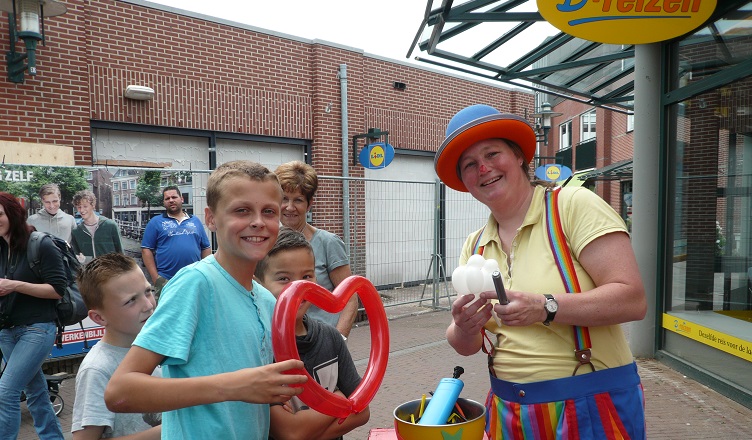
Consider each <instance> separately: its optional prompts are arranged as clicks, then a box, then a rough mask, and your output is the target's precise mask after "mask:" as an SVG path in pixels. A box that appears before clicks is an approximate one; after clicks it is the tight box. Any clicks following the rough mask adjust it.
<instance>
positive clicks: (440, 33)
mask: <svg viewBox="0 0 752 440" xmlns="http://www.w3.org/2000/svg"><path fill="white" fill-rule="evenodd" d="M551 1H552V0H551ZM559 3H562V2H559ZM564 3H567V6H571V7H575V5H569V4H568V3H569V1H566V2H564ZM582 3H585V2H583V1H582V0H580V1H579V2H578V5H579V4H582ZM654 3H655V2H654ZM673 3H677V2H673ZM684 3H685V4H686V3H687V2H684ZM743 3H745V1H740V0H734V1H731V0H724V1H719V2H718V6H717V7H716V10H715V12H714V13H713V17H711V18H710V19H709V20H708V23H709V25H708V28H707V29H701V30H699V31H695V36H696V38H699V39H706V38H713V39H714V40H715V41H716V42H717V43H718V44H719V49H718V50H719V51H720V53H721V55H718V58H719V60H718V62H719V63H721V62H722V63H728V62H729V61H728V59H733V58H734V57H733V56H731V55H730V54H732V53H734V49H733V47H735V46H734V45H732V44H731V42H730V41H729V37H731V36H733V35H724V34H723V33H722V32H719V30H718V29H717V28H716V26H715V24H713V23H714V22H715V21H716V19H718V18H720V17H724V16H725V14H727V13H729V12H730V11H733V10H734V9H738V8H739V7H740V6H741V5H742V4H743ZM742 13H743V14H748V11H742ZM735 19H737V18H735ZM739 19H740V20H742V19H744V18H743V17H742V18H739ZM742 36H746V33H743V35H742ZM416 50H417V51H418V52H420V55H419V56H416V57H415V59H416V60H419V61H422V62H425V63H428V64H432V65H436V66H441V67H445V68H448V69H452V70H455V71H458V72H463V73H466V74H470V75H474V76H476V77H479V78H484V79H488V80H492V81H500V82H503V83H506V84H512V85H515V86H519V87H525V88H528V89H531V90H534V91H537V92H541V93H544V94H546V95H547V96H546V100H548V102H549V103H551V104H553V105H554V106H556V104H557V103H558V101H559V100H561V99H569V100H572V101H577V102H583V103H587V104H590V105H595V106H599V107H603V108H606V109H610V110H614V111H618V112H623V113H631V112H632V110H633V109H634V105H633V101H634V68H635V66H634V55H635V46H634V45H618V44H601V43H594V42H592V41H587V40H583V39H580V38H576V37H573V36H571V35H568V34H565V33H563V32H561V31H559V30H558V29H556V28H554V27H553V26H551V25H550V24H549V23H548V22H546V21H545V20H544V19H543V17H542V16H541V15H540V13H539V12H538V5H537V1H533V0H427V4H426V9H425V13H424V16H423V20H422V22H421V24H420V27H419V29H418V32H417V34H416V35H415V38H414V39H413V42H412V44H411V46H410V50H409V51H408V53H407V58H410V57H411V56H412V54H413V52H414V51H416ZM521 52H523V53H524V54H522V55H520V53H521ZM741 58H743V57H741ZM692 67H693V66H687V67H684V66H682V71H684V72H692V71H693V70H694V69H697V68H700V67H701V66H696V67H695V68H694V69H693V68H692Z"/></svg>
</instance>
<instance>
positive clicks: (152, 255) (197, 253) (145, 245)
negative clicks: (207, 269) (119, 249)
mask: <svg viewBox="0 0 752 440" xmlns="http://www.w3.org/2000/svg"><path fill="white" fill-rule="evenodd" d="M162 196H163V204H164V207H165V209H166V210H167V211H166V212H165V213H163V214H161V215H158V216H156V217H154V218H152V219H151V220H149V223H148V224H147V225H146V230H145V231H144V238H143V240H141V258H142V259H143V260H144V266H146V270H147V271H148V272H149V275H150V276H151V279H152V283H153V284H154V297H155V298H157V299H159V294H160V293H161V291H162V287H164V285H165V284H167V281H168V280H169V279H170V278H172V277H173V276H174V275H175V274H176V273H177V271H178V270H180V269H181V268H183V267H185V266H187V265H189V264H191V263H195V262H196V261H198V260H201V259H202V258H204V257H206V256H207V255H210V254H211V244H209V237H208V236H207V235H206V230H204V225H203V224H201V220H199V219H198V218H196V217H194V216H192V215H188V213H186V212H185V211H183V196H182V195H181V194H180V190H179V189H178V187H176V186H168V187H166V188H165V189H164V190H162Z"/></svg>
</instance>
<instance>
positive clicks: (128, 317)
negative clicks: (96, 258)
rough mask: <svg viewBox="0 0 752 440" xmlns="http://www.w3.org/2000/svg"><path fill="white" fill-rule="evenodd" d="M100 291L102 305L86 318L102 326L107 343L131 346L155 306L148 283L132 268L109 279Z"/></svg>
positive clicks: (138, 270) (139, 271) (139, 270)
mask: <svg viewBox="0 0 752 440" xmlns="http://www.w3.org/2000/svg"><path fill="white" fill-rule="evenodd" d="M100 288H101V289H102V294H103V295H102V306H101V307H98V308H96V309H92V310H91V311H89V316H90V317H91V318H92V320H94V322H96V323H97V324H100V325H104V326H105V328H106V333H105V340H106V342H107V343H109V344H112V345H116V346H118V347H130V345H131V343H132V342H133V340H134V339H135V338H136V335H138V332H140V331H141V327H143V326H144V323H145V322H146V320H147V319H148V318H149V317H150V316H151V315H152V313H154V307H156V305H157V303H156V301H155V300H154V294H153V293H152V288H151V284H149V282H148V281H146V277H144V273H143V272H142V271H141V269H140V268H138V267H135V268H133V269H132V270H130V271H129V272H126V273H124V274H122V275H119V276H116V277H114V278H112V279H110V280H109V281H107V282H106V283H104V285H102V286H101V287H100Z"/></svg>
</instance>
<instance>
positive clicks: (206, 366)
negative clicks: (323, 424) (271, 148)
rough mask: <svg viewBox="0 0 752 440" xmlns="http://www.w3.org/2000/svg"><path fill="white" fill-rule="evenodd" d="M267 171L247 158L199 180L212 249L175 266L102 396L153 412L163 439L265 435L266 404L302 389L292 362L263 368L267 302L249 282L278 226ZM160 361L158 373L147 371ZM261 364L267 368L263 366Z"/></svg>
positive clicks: (121, 406) (268, 352)
mask: <svg viewBox="0 0 752 440" xmlns="http://www.w3.org/2000/svg"><path fill="white" fill-rule="evenodd" d="M281 202H282V188H281V187H280V186H279V182H278V181H277V176H275V175H274V174H272V173H271V172H270V171H269V170H268V169H267V168H265V167H263V166H261V165H259V164H256V163H253V162H249V161H233V162H227V163H224V164H222V165H221V166H219V167H218V168H217V169H216V170H214V172H212V174H211V176H210V177H209V181H208V184H207V190H206V203H207V205H208V207H207V208H206V211H205V214H206V224H207V226H208V227H209V229H210V230H211V231H212V232H215V233H216V236H217V243H218V248H217V252H216V254H214V255H210V256H208V257H206V258H204V259H203V260H201V261H198V262H196V263H193V264H191V265H189V266H186V267H184V268H183V269H182V270H180V271H179V272H178V273H177V274H176V275H175V276H174V277H173V278H172V279H171V280H170V282H169V283H168V284H167V285H166V286H165V288H164V290H163V291H162V295H161V297H160V302H159V307H157V309H156V311H155V313H154V315H153V316H152V317H151V318H150V319H149V321H148V322H147V323H146V325H145V326H144V328H143V330H142V331H141V333H139V335H138V336H137V337H136V340H135V341H134V342H133V347H131V350H130V351H129V352H128V355H127V356H126V357H125V359H124V360H123V362H122V363H121V364H120V367H118V369H117V370H116V371H115V374H114V375H113V376H112V379H111V380H110V384H109V385H108V386H107V391H106V392H105V401H106V402H107V407H108V408H110V409H111V410H113V411H116V412H135V411H141V412H163V415H162V438H163V439H184V438H196V439H210V438H221V439H223V440H224V439H230V440H231V439H243V440H247V439H265V438H267V436H268V432H269V404H270V403H282V402H286V401H287V400H290V398H291V397H292V396H296V395H298V394H300V393H301V392H302V388H300V387H296V386H295V385H298V384H302V383H304V382H305V381H306V376H304V375H292V374H284V373H285V372H286V371H288V370H291V369H300V368H303V363H302V362H301V361H298V360H287V361H284V362H279V363H275V364H272V363H271V362H272V360H273V359H272V346H271V319H272V313H273V311H274V302H275V299H274V297H273V296H272V294H271V293H269V291H268V290H266V289H265V288H263V287H262V286H261V285H259V284H258V283H256V282H255V281H253V272H254V271H255V270H256V264H257V263H258V262H259V261H260V260H262V259H263V258H264V257H265V256H266V254H267V252H269V249H271V247H272V246H273V245H274V242H275V240H276V239H277V233H278V232H279V215H280V205H281ZM160 364H162V365H163V368H162V375H163V377H162V378H155V377H152V376H151V375H150V372H151V371H152V370H153V369H154V368H155V367H156V366H157V365H160ZM267 364H269V365H267Z"/></svg>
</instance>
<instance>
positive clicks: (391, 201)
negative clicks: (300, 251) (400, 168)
mask: <svg viewBox="0 0 752 440" xmlns="http://www.w3.org/2000/svg"><path fill="white" fill-rule="evenodd" d="M319 181H320V185H321V187H327V186H335V187H339V186H341V187H349V190H346V191H319V192H318V193H317V195H316V198H315V200H314V208H316V207H321V206H325V207H332V206H336V207H340V206H341V207H342V211H343V212H346V211H347V210H349V216H348V219H349V221H348V222H343V223H344V225H343V230H342V233H341V234H340V235H341V236H342V237H343V239H344V240H345V242H346V244H347V245H348V247H349V251H350V261H351V269H352V272H353V274H356V275H362V276H365V277H366V278H368V279H369V280H370V281H371V282H372V283H373V284H374V285H375V286H376V287H377V289H378V290H379V291H380V292H381V293H382V298H383V300H384V304H385V306H386V307H389V306H395V305H402V304H409V303H417V302H419V303H421V304H424V305H432V306H434V307H438V306H439V299H440V298H442V297H448V296H450V295H454V291H453V289H452V288H451V285H450V283H449V282H448V280H447V278H448V277H449V276H451V273H452V271H453V270H454V268H455V267H457V264H458V260H459V255H460V250H461V248H462V244H463V243H464V241H465V238H466V237H467V236H468V234H470V233H471V232H472V231H475V230H476V229H479V228H480V227H482V226H483V225H484V224H485V222H486V220H487V219H488V214H489V212H488V209H487V208H486V207H485V206H484V205H482V204H481V203H479V202H478V201H476V200H475V199H473V198H472V197H471V196H470V195H469V194H466V193H460V192H457V191H454V190H452V189H449V188H447V187H445V186H444V185H442V184H440V183H439V182H438V181H400V180H375V179H366V178H347V179H345V178H342V177H333V176H320V177H319ZM335 182H336V184H335V185H328V184H334V183H335ZM343 194H345V195H347V200H345V199H344V198H343ZM345 202H347V203H345ZM318 213H319V211H317V210H316V209H314V210H313V216H312V219H311V223H312V224H313V225H314V226H317V227H322V228H324V229H326V228H327V226H326V225H327V223H326V222H324V221H319V218H318V217H319V216H318ZM332 232H335V231H332ZM336 232H337V233H339V231H336ZM445 304H446V303H445Z"/></svg>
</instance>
